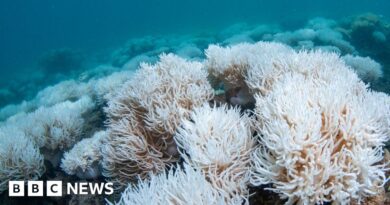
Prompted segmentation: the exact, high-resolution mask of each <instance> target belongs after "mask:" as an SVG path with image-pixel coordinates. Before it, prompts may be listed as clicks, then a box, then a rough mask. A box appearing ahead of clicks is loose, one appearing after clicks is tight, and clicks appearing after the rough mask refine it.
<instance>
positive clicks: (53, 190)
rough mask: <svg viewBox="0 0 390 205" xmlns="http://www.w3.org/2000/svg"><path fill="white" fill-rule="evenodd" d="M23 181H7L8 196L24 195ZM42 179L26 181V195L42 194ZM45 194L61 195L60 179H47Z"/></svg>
mask: <svg viewBox="0 0 390 205" xmlns="http://www.w3.org/2000/svg"><path fill="white" fill-rule="evenodd" d="M24 185H25V182H24V181H9V183H8V190H9V196H25V190H24V189H25V186H24ZM43 189H44V186H43V181H28V182H27V196H38V197H39V196H43ZM46 196H62V181H47V182H46Z"/></svg>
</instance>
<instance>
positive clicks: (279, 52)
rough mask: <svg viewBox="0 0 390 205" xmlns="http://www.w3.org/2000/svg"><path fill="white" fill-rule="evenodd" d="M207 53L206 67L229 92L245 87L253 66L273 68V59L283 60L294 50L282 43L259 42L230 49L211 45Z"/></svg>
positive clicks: (230, 47) (242, 44) (229, 47)
mask: <svg viewBox="0 0 390 205" xmlns="http://www.w3.org/2000/svg"><path fill="white" fill-rule="evenodd" d="M205 52H206V56H207V61H206V67H207V69H208V71H209V73H210V75H211V76H213V77H214V78H216V79H217V80H220V81H222V82H223V83H224V85H225V87H226V88H225V89H226V90H227V89H230V88H234V87H240V86H243V85H245V78H246V76H247V73H248V72H249V70H252V68H253V66H256V65H259V64H261V63H263V64H264V66H268V65H269V66H272V63H273V62H272V59H275V58H277V57H279V58H280V59H283V57H282V56H284V55H286V54H290V53H292V52H293V50H292V49H291V48H289V47H287V46H285V45H283V44H280V43H267V42H258V43H256V44H248V43H241V44H237V45H234V46H228V47H220V46H217V45H211V46H209V48H208V49H207V50H206V51H205ZM270 58H271V59H270ZM265 63H267V64H266V65H265Z"/></svg>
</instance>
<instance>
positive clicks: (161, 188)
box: [115, 164, 241, 205]
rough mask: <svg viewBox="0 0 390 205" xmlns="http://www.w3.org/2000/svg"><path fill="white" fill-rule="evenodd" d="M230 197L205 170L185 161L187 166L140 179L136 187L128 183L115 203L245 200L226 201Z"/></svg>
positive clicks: (207, 204)
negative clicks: (220, 190) (216, 185)
mask: <svg viewBox="0 0 390 205" xmlns="http://www.w3.org/2000/svg"><path fill="white" fill-rule="evenodd" d="M195 190H196V191H195ZM226 197H228V196H226V194H225V193H221V192H218V191H217V190H216V189H214V187H213V185H212V184H210V183H209V182H208V181H207V180H206V178H205V176H204V174H202V172H201V171H199V170H197V169H194V168H192V167H191V166H189V165H187V164H184V165H183V168H180V167H178V168H177V169H176V170H173V169H171V170H170V171H169V172H167V173H166V172H163V173H161V174H159V175H151V176H150V180H148V181H142V182H139V184H138V185H137V186H136V187H132V186H129V187H127V189H126V190H125V191H124V192H123V193H122V196H121V199H120V200H119V202H118V203H115V204H118V205H126V204H134V205H142V204H156V205H163V204H177V205H187V204H190V205H195V204H200V205H217V204H226V205H239V204H241V199H240V198H239V197H237V198H236V199H234V198H233V199H231V200H230V201H225V199H226ZM228 198H229V197H228Z"/></svg>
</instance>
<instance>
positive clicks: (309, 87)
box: [251, 61, 390, 204]
mask: <svg viewBox="0 0 390 205" xmlns="http://www.w3.org/2000/svg"><path fill="white" fill-rule="evenodd" d="M309 62H310V61H309ZM306 63H308V62H306ZM329 66H331V65H329ZM340 69H344V70H348V68H346V67H344V68H342V67H340ZM326 71H327V72H331V71H332V69H326V68H325V70H324V71H323V72H326ZM351 73H352V72H351ZM351 73H348V72H345V73H344V74H343V72H338V73H337V75H334V78H333V80H331V81H330V82H329V81H328V80H329V79H328V80H324V79H322V78H313V77H308V76H307V75H303V74H299V73H298V74H288V75H284V76H282V77H281V78H282V79H281V80H280V81H279V82H278V83H277V84H275V86H274V89H273V91H272V92H271V93H269V94H268V95H266V96H257V97H256V101H257V104H256V116H257V118H258V121H259V122H258V132H259V134H260V135H259V136H260V144H261V145H260V147H259V148H258V149H257V151H256V152H255V153H254V154H253V163H254V168H253V173H252V179H251V182H252V184H254V185H263V184H272V185H273V186H272V188H269V189H270V190H273V191H275V192H276V193H279V194H280V195H281V197H283V198H286V199H288V200H287V204H294V203H296V202H298V203H299V204H316V203H324V202H334V203H335V204H350V203H351V201H357V202H362V201H364V199H365V197H368V196H372V195H375V194H376V193H377V192H378V190H380V188H381V186H383V185H384V183H385V182H386V180H387V179H386V176H385V168H384V165H383V164H381V160H382V158H383V156H382V155H383V146H384V142H386V141H387V140H389V137H390V136H389V129H390V127H389V126H388V124H387V123H388V119H389V118H390V115H389V111H388V110H387V109H388V105H387V104H386V102H388V100H389V97H388V96H386V97H384V96H383V95H381V94H378V93H371V92H370V91H367V90H366V88H365V87H364V86H361V83H360V82H359V81H358V80H355V81H353V79H356V77H353V73H352V74H351ZM329 75H330V74H329ZM348 75H351V76H352V77H351V76H348ZM321 76H326V75H321ZM346 79H347V80H346Z"/></svg>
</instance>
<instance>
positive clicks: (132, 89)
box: [102, 54, 213, 184]
mask: <svg viewBox="0 0 390 205" xmlns="http://www.w3.org/2000/svg"><path fill="white" fill-rule="evenodd" d="M212 97H213V90H212V88H211V86H210V84H209V83H208V81H207V72H206V71H205V70H204V69H203V65H202V64H201V63H199V62H190V61H187V60H185V59H182V58H179V57H177V56H175V55H172V54H168V55H161V56H160V61H159V62H158V63H157V64H155V65H149V64H142V65H141V68H140V69H139V70H138V71H137V72H136V74H135V75H134V77H133V79H131V80H130V81H129V82H127V83H126V84H125V85H124V86H123V88H122V89H120V90H118V93H117V94H116V96H115V97H113V98H112V99H111V100H110V101H109V102H108V107H107V108H106V109H105V111H106V113H107V115H108V117H109V119H108V126H109V127H110V129H111V132H110V135H109V137H108V139H107V142H106V143H105V146H104V147H103V149H102V150H103V167H104V169H105V172H104V173H103V174H104V175H105V176H107V177H112V178H116V179H117V181H118V182H120V183H124V184H125V183H127V182H128V181H129V180H131V179H134V176H136V175H138V174H140V175H141V177H142V178H143V177H146V175H147V173H148V172H149V171H153V172H159V171H162V170H163V169H164V167H165V165H166V163H169V162H172V161H174V160H175V158H176V157H177V151H176V145H175V143H174V140H173V134H174V133H175V131H176V128H177V127H178V126H179V123H180V122H181V120H183V119H184V118H187V117H188V116H189V114H190V112H191V110H192V108H193V107H196V106H200V105H202V104H203V103H205V102H207V101H209V100H210V99H211V98H212Z"/></svg>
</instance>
